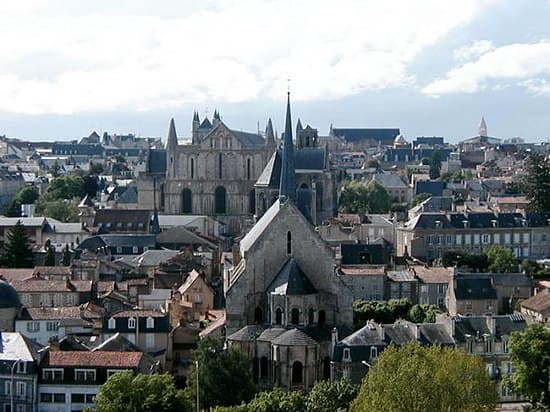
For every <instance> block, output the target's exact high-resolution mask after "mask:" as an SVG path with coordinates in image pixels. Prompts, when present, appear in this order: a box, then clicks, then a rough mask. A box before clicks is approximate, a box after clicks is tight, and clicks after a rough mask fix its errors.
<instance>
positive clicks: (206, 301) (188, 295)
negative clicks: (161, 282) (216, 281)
mask: <svg viewBox="0 0 550 412" xmlns="http://www.w3.org/2000/svg"><path fill="white" fill-rule="evenodd" d="M172 303H173V305H172V308H173V309H174V311H175V313H174V314H173V315H174V316H176V318H179V319H181V318H183V314H184V313H186V315H187V316H186V317H187V318H188V319H189V320H198V319H199V318H200V316H201V315H202V314H204V313H207V312H208V311H209V310H210V309H213V308H214V291H213V290H212V288H211V287H210V286H209V285H208V283H206V281H205V280H204V278H203V277H202V276H201V275H200V274H199V272H197V271H196V270H194V269H193V270H192V271H191V272H190V273H189V274H188V275H187V279H186V280H185V282H184V283H183V285H181V286H180V287H179V288H178V290H177V292H176V293H175V294H174V297H173V300H172ZM180 312H181V313H180Z"/></svg>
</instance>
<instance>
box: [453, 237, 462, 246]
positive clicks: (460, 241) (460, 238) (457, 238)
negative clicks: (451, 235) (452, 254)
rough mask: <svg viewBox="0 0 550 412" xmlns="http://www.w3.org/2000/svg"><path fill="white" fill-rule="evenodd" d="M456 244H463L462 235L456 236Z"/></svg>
mask: <svg viewBox="0 0 550 412" xmlns="http://www.w3.org/2000/svg"><path fill="white" fill-rule="evenodd" d="M455 243H456V244H457V245H461V244H462V235H456V236H455Z"/></svg>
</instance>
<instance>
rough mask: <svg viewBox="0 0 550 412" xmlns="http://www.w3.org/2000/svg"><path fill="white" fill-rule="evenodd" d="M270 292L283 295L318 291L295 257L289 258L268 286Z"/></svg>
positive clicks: (306, 293) (309, 293) (307, 293)
mask: <svg viewBox="0 0 550 412" xmlns="http://www.w3.org/2000/svg"><path fill="white" fill-rule="evenodd" d="M267 292H268V293H277V294H281V295H311V294H314V293H317V291H316V290H315V287H314V286H313V284H312V283H311V281H310V280H309V279H308V277H307V276H306V274H305V273H304V272H303V271H302V269H301V268H300V267H299V266H298V263H297V262H296V261H295V260H294V258H289V259H288V260H287V261H286V263H285V264H284V265H283V267H282V268H281V269H280V270H279V273H277V276H275V279H273V281H272V282H271V284H270V285H269V287H268V288H267Z"/></svg>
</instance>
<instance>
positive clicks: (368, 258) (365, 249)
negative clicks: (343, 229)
mask: <svg viewBox="0 0 550 412" xmlns="http://www.w3.org/2000/svg"><path fill="white" fill-rule="evenodd" d="M340 250H341V253H342V264H343V265H361V264H383V263H384V247H383V245H380V244H378V245H377V244H363V243H352V244H346V243H342V244H341V246H340Z"/></svg>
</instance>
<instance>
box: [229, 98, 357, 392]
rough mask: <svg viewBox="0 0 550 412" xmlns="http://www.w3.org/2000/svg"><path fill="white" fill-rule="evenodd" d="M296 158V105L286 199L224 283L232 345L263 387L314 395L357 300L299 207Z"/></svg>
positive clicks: (286, 156) (284, 161) (244, 245)
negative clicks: (334, 336) (241, 352)
mask: <svg viewBox="0 0 550 412" xmlns="http://www.w3.org/2000/svg"><path fill="white" fill-rule="evenodd" d="M293 156H294V153H293V143H292V129H291V119H290V104H288V107H287V118H286V128H285V139H284V145H283V151H282V155H281V174H280V176H281V179H280V188H279V198H278V199H277V200H276V201H275V202H274V203H273V205H272V206H271V207H270V208H269V209H268V210H267V211H266V212H265V213H264V214H263V216H262V217H261V218H260V220H259V221H258V222H257V223H256V224H255V225H254V227H252V229H251V230H250V231H249V232H248V233H247V235H246V236H245V237H244V238H243V239H242V240H241V242H240V254H239V256H238V258H239V259H240V260H239V261H238V263H237V262H236V261H235V262H234V263H236V266H235V267H234V268H233V269H232V270H231V271H230V272H229V277H228V278H227V279H225V280H224V290H225V295H226V311H227V333H228V337H227V340H228V342H229V344H230V345H235V346H237V347H240V348H241V349H243V350H244V351H245V353H247V354H248V356H249V358H250V360H251V363H252V365H253V366H252V370H253V374H254V377H255V378H256V380H257V382H258V383H259V384H260V385H261V386H264V387H271V386H281V387H283V388H286V389H300V390H309V389H311V387H312V386H313V384H314V383H315V382H316V381H317V380H319V379H323V378H327V379H328V378H329V377H330V345H331V335H332V331H333V330H334V329H335V328H336V330H338V329H339V330H341V331H346V332H347V331H349V330H351V328H352V326H353V312H352V301H353V298H352V293H351V290H350V289H349V288H348V287H347V286H346V285H345V284H344V282H343V281H342V279H341V277H340V275H339V273H338V272H337V271H336V260H335V258H334V255H333V252H332V249H331V248H330V247H329V246H328V244H326V243H325V242H324V241H323V240H322V239H321V237H320V236H319V235H318V233H317V232H316V231H315V230H314V228H313V226H311V224H310V223H309V222H308V220H307V219H306V217H305V216H304V215H303V214H302V212H301V211H300V210H299V209H298V207H297V206H296V205H295V203H294V202H295V199H296V191H295V187H296V186H295V183H294V182H295V179H294V178H295V176H294V158H293ZM237 260H238V259H237Z"/></svg>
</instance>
